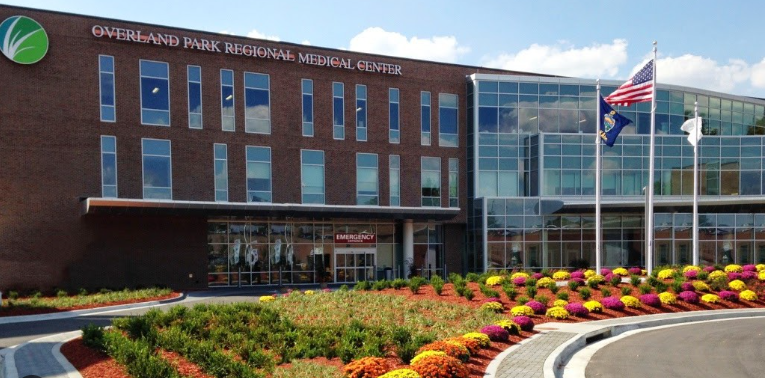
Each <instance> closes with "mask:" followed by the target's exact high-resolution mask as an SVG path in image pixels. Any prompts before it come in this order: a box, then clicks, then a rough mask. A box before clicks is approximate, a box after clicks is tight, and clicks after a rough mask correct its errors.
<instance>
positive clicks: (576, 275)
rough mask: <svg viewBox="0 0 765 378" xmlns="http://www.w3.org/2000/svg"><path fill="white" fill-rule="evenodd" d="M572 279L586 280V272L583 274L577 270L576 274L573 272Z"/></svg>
mask: <svg viewBox="0 0 765 378" xmlns="http://www.w3.org/2000/svg"><path fill="white" fill-rule="evenodd" d="M571 278H581V279H584V272H582V271H581V270H577V271H576V272H571Z"/></svg>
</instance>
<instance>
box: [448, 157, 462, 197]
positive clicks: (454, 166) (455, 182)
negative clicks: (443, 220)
mask: <svg viewBox="0 0 765 378" xmlns="http://www.w3.org/2000/svg"><path fill="white" fill-rule="evenodd" d="M458 173H459V159H456V158H451V159H449V207H460V199H459V176H458Z"/></svg>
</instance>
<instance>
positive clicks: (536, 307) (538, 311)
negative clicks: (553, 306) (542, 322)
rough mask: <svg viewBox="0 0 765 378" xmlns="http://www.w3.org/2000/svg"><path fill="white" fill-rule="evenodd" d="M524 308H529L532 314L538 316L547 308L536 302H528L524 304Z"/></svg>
mask: <svg viewBox="0 0 765 378" xmlns="http://www.w3.org/2000/svg"><path fill="white" fill-rule="evenodd" d="M526 306H529V307H531V309H532V310H534V313H535V314H538V315H539V314H544V313H545V310H547V306H545V305H544V304H543V303H541V302H537V301H528V302H527V303H526Z"/></svg>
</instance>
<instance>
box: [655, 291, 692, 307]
mask: <svg viewBox="0 0 765 378" xmlns="http://www.w3.org/2000/svg"><path fill="white" fill-rule="evenodd" d="M683 293H693V292H692V291H683ZM694 294H695V293H694ZM659 300H660V301H661V303H662V304H665V305H673V304H676V303H677V296H676V295H675V294H672V293H668V292H666V291H665V292H663V293H661V294H659Z"/></svg>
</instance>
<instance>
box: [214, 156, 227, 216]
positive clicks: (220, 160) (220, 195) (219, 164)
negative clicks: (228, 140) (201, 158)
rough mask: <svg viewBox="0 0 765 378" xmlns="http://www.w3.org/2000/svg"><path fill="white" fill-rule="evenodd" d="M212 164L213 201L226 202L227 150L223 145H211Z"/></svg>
mask: <svg viewBox="0 0 765 378" xmlns="http://www.w3.org/2000/svg"><path fill="white" fill-rule="evenodd" d="M213 164H214V166H213V167H214V169H215V201H217V202H226V201H228V148H227V147H226V145H225V144H219V143H215V144H214V145H213Z"/></svg>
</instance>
